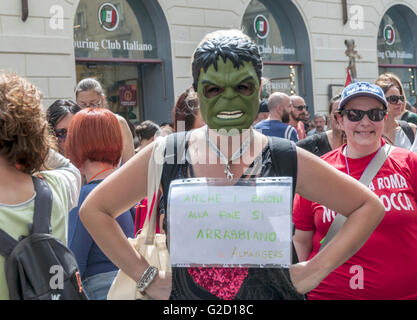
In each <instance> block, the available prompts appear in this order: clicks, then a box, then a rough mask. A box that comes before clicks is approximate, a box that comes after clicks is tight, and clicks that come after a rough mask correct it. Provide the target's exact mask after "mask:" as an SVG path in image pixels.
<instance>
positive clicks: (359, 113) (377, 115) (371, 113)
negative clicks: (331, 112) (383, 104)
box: [340, 109, 387, 122]
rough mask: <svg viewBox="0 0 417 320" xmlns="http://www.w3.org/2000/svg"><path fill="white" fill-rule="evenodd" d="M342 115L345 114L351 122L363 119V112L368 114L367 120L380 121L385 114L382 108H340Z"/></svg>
mask: <svg viewBox="0 0 417 320" xmlns="http://www.w3.org/2000/svg"><path fill="white" fill-rule="evenodd" d="M340 113H341V114H342V115H346V116H347V118H348V119H349V121H352V122H358V121H361V120H362V119H363V117H364V116H365V114H366V115H367V116H368V118H369V120H371V121H382V120H383V119H384V117H385V115H386V114H387V111H386V110H382V109H371V110H368V111H363V110H355V109H349V110H342V111H341V112H340Z"/></svg>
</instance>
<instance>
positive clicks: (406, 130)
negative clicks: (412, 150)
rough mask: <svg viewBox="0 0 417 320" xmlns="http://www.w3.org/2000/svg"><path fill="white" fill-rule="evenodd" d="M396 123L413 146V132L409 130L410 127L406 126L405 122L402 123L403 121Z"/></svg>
mask: <svg viewBox="0 0 417 320" xmlns="http://www.w3.org/2000/svg"><path fill="white" fill-rule="evenodd" d="M397 121H398V124H399V125H400V127H401V129H402V130H403V131H404V133H405V134H406V135H407V138H408V140H410V142H411V144H413V142H414V132H413V129H411V126H410V125H409V124H408V122H407V121H403V120H397Z"/></svg>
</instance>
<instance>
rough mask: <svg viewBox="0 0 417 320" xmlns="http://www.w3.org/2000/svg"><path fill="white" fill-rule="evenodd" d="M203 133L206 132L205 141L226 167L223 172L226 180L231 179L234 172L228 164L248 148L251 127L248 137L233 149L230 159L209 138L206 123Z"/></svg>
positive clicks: (250, 138) (250, 141) (250, 139)
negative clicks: (238, 147)
mask: <svg viewBox="0 0 417 320" xmlns="http://www.w3.org/2000/svg"><path fill="white" fill-rule="evenodd" d="M205 134H206V140H207V143H208V145H209V146H210V148H211V149H212V150H214V151H215V152H216V154H217V156H218V157H219V158H220V160H221V161H222V162H223V163H224V164H225V165H226V168H225V169H224V174H225V175H226V178H227V180H228V181H231V180H233V176H234V174H233V173H232V172H231V171H230V164H231V162H232V161H233V160H236V159H239V158H240V157H241V156H242V155H243V154H244V153H245V152H246V150H247V149H248V148H249V146H250V144H251V143H252V140H253V129H252V128H250V132H249V137H248V138H247V139H246V140H245V141H244V142H243V143H242V146H241V147H240V149H239V150H237V151H235V152H234V153H233V154H232V156H231V157H230V159H227V158H226V156H225V155H224V154H223V153H222V152H221V151H220V149H219V148H217V145H216V144H215V143H214V142H213V141H211V140H210V137H209V134H208V126H207V125H206V126H205Z"/></svg>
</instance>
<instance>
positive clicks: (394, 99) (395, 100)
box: [386, 95, 405, 103]
mask: <svg viewBox="0 0 417 320" xmlns="http://www.w3.org/2000/svg"><path fill="white" fill-rule="evenodd" d="M386 99H387V101H388V102H389V103H398V100H401V102H404V100H405V99H404V96H396V95H392V96H389V97H387V98H386Z"/></svg>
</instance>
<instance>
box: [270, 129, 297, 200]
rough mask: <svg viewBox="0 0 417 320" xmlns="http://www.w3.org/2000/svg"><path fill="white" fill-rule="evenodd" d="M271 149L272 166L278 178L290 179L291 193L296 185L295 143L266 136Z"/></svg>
mask: <svg viewBox="0 0 417 320" xmlns="http://www.w3.org/2000/svg"><path fill="white" fill-rule="evenodd" d="M268 140H269V146H270V148H271V157H272V166H273V168H274V171H275V173H276V174H277V175H278V176H285V177H292V178H293V184H292V192H293V197H294V195H295V187H296V185H297V150H296V146H295V143H294V142H293V141H291V140H288V139H282V138H278V137H272V136H268Z"/></svg>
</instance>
